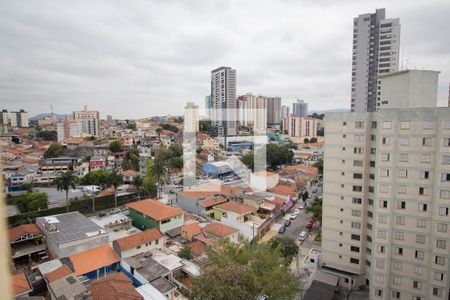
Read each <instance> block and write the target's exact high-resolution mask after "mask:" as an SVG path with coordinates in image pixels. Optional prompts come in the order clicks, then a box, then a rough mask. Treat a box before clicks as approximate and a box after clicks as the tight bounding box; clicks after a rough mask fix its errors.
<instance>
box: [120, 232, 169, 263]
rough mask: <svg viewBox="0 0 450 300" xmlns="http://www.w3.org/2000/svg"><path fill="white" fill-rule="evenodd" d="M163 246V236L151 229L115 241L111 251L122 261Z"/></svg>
mask: <svg viewBox="0 0 450 300" xmlns="http://www.w3.org/2000/svg"><path fill="white" fill-rule="evenodd" d="M163 245H164V238H163V235H162V234H161V232H160V231H159V230H158V229H156V228H153V229H148V230H145V231H142V232H139V233H136V234H133V235H130V236H127V237H124V238H121V239H117V240H115V241H114V242H113V249H114V250H115V251H116V253H117V254H118V255H119V257H120V258H122V259H124V258H127V257H131V256H134V255H138V254H140V253H145V252H148V251H151V250H153V249H161V247H162V246H163Z"/></svg>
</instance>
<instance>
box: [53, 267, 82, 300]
mask: <svg viewBox="0 0 450 300" xmlns="http://www.w3.org/2000/svg"><path fill="white" fill-rule="evenodd" d="M47 287H48V292H49V294H50V299H51V300H61V299H89V297H90V293H89V291H88V290H87V288H86V287H85V286H84V284H83V283H81V281H80V279H79V278H78V277H77V276H75V275H74V274H73V273H70V274H68V275H66V276H64V277H62V278H59V279H57V280H54V281H52V282H50V283H48V285H47Z"/></svg>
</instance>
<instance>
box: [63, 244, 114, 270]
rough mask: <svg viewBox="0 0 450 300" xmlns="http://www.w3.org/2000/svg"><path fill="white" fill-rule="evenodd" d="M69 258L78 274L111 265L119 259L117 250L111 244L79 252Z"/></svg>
mask: <svg viewBox="0 0 450 300" xmlns="http://www.w3.org/2000/svg"><path fill="white" fill-rule="evenodd" d="M69 259H70V261H71V262H72V265H73V268H74V270H75V275H77V276H80V275H83V274H86V273H89V272H92V271H95V270H97V269H100V268H102V267H106V266H110V265H112V264H114V263H117V262H118V261H119V257H117V254H116V252H114V250H113V249H112V248H111V247H110V246H109V245H104V246H100V247H97V248H93V249H90V250H87V251H84V252H81V253H77V254H75V255H72V256H70V257H69Z"/></svg>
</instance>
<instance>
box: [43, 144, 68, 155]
mask: <svg viewBox="0 0 450 300" xmlns="http://www.w3.org/2000/svg"><path fill="white" fill-rule="evenodd" d="M63 152H64V148H63V147H62V146H61V144H58V143H53V144H51V145H50V146H49V147H48V149H47V151H45V153H44V158H52V157H58V156H60V155H62V154H63Z"/></svg>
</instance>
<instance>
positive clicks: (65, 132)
mask: <svg viewBox="0 0 450 300" xmlns="http://www.w3.org/2000/svg"><path fill="white" fill-rule="evenodd" d="M56 133H57V136H58V142H61V141H64V140H66V139H70V138H80V137H81V136H82V124H81V123H77V122H76V121H75V119H68V118H65V119H64V121H59V122H57V123H56Z"/></svg>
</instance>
